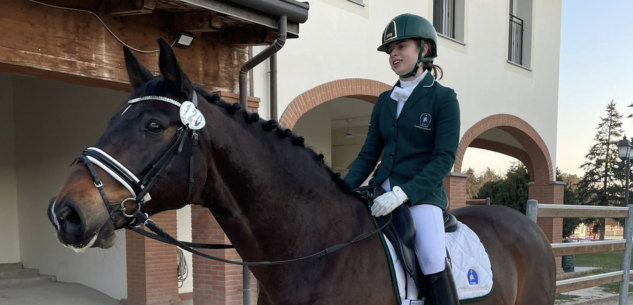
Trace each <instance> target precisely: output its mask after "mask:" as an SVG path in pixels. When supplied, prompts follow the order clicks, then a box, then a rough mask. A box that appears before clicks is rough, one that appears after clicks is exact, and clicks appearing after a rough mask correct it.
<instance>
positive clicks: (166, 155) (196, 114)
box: [73, 91, 391, 266]
mask: <svg viewBox="0 0 633 305" xmlns="http://www.w3.org/2000/svg"><path fill="white" fill-rule="evenodd" d="M142 101H162V102H166V103H169V104H172V105H174V106H176V107H179V108H180V117H181V121H182V123H183V124H182V126H181V127H180V128H179V129H178V130H177V132H176V134H175V135H174V137H173V138H172V140H171V143H170V144H169V146H168V147H167V149H165V151H163V153H162V154H161V156H160V157H159V158H158V161H157V162H156V163H154V164H153V165H152V167H151V169H150V170H149V172H148V173H147V175H145V177H143V179H142V180H141V179H138V178H137V177H136V176H135V175H134V174H133V173H132V172H131V171H130V170H128V169H127V168H126V167H125V166H123V165H122V164H121V163H120V162H118V161H117V160H116V159H114V158H113V157H111V156H110V155H108V154H107V153H106V152H104V151H102V150H101V149H99V148H95V147H89V148H87V149H86V150H85V151H84V152H83V154H82V155H81V156H79V157H77V158H76V159H75V162H73V164H75V163H77V162H81V163H83V164H84V165H85V166H86V167H87V168H88V171H89V172H90V176H91V177H92V180H93V182H94V186H95V187H96V188H97V190H98V191H99V194H100V195H101V199H102V200H103V204H104V205H105V207H106V210H107V211H108V215H109V219H108V220H107V221H112V224H113V225H114V226H115V228H116V224H115V223H116V221H115V219H114V215H115V214H116V213H117V212H120V213H121V214H122V215H123V216H124V217H126V218H130V219H132V220H131V221H130V222H129V223H128V224H127V226H126V227H127V228H128V229H130V230H133V231H134V232H136V233H139V234H141V235H143V236H146V237H149V238H152V239H155V240H158V241H161V242H164V243H168V244H172V245H175V246H178V247H180V248H182V249H183V250H186V251H188V252H191V253H193V254H196V255H199V256H202V257H205V258H209V259H212V260H215V261H219V262H223V263H228V264H235V265H242V266H269V265H281V264H287V263H293V262H300V261H304V260H307V259H313V258H317V257H321V256H324V255H327V254H330V253H332V252H334V251H336V250H339V249H341V248H343V247H345V246H348V245H350V244H352V243H355V242H358V241H361V240H363V239H366V238H368V237H370V236H372V235H374V234H376V233H378V232H379V231H380V230H382V229H383V228H384V227H386V226H387V225H388V224H389V223H390V222H391V219H390V220H389V221H388V222H387V223H385V224H384V225H383V226H381V227H380V228H377V229H374V230H370V231H367V232H364V233H362V234H360V235H358V236H357V237H355V238H354V239H352V240H351V241H349V242H346V243H341V244H337V245H334V246H332V247H329V248H327V249H325V250H322V251H319V252H317V253H314V254H311V255H308V256H304V257H301V258H296V259H289V260H280V261H262V262H238V261H231V260H226V259H223V258H219V257H215V256H211V255H208V254H206V253H202V252H199V251H196V250H194V249H193V248H205V249H229V248H233V246H232V245H218V244H199V243H189V242H183V241H179V240H177V239H175V238H174V237H172V236H171V235H169V234H167V233H166V232H165V231H164V230H163V229H161V228H160V227H159V226H158V225H156V224H155V223H154V222H153V221H152V220H151V219H150V218H149V215H148V214H147V213H146V212H145V210H146V208H145V207H146V204H147V202H148V201H150V200H151V196H150V194H149V191H150V190H151V189H152V187H154V185H155V184H156V182H157V181H158V180H159V179H160V178H161V174H162V172H163V171H164V170H165V168H166V167H167V166H168V165H169V164H170V161H171V160H172V158H173V157H174V156H176V155H178V154H180V153H181V152H182V150H183V147H184V145H185V142H187V139H189V138H191V155H190V156H189V186H188V190H187V199H186V200H185V202H184V203H183V205H182V206H185V205H187V204H189V202H190V200H191V199H192V195H193V187H194V182H195V180H194V176H193V172H194V160H195V148H196V146H197V145H198V133H197V132H196V130H199V129H201V128H202V127H204V125H205V123H206V122H205V120H204V116H203V115H202V113H201V112H200V111H199V110H198V109H197V108H198V98H197V93H196V92H195V91H194V92H193V97H192V100H191V101H185V102H183V103H180V102H177V101H176V100H174V99H171V98H168V97H164V96H144V97H139V98H135V99H132V100H129V101H128V104H129V105H128V107H127V108H126V109H125V110H124V111H123V112H122V113H121V115H123V114H125V112H126V111H127V110H128V109H129V108H130V107H131V106H132V105H134V104H136V103H138V102H142ZM94 165H96V166H98V167H100V168H101V169H103V170H104V171H105V172H106V173H108V174H109V175H110V176H111V177H112V178H114V179H115V180H117V181H118V182H119V183H121V184H122V185H123V186H124V187H125V188H126V189H127V190H128V191H129V192H130V194H131V195H132V197H130V198H127V199H125V200H123V201H122V202H121V203H120V204H119V206H120V208H119V209H116V210H115V209H113V208H112V205H111V204H110V201H109V200H108V198H107V197H106V194H105V191H104V190H103V182H102V181H101V179H99V175H98V174H97V171H96V170H95V167H94ZM127 201H134V203H136V205H137V209H136V211H134V213H132V214H127V213H126V206H125V203H126V202H127ZM140 224H143V225H144V226H145V227H146V228H148V229H150V230H151V231H153V232H154V233H155V234H152V233H149V232H146V231H144V230H142V229H141V228H140Z"/></svg>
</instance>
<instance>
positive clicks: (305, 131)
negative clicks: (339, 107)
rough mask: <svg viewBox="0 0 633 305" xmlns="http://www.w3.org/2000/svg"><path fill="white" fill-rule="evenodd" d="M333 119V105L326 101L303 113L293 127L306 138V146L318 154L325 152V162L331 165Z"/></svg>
mask: <svg viewBox="0 0 633 305" xmlns="http://www.w3.org/2000/svg"><path fill="white" fill-rule="evenodd" d="M331 121H332V107H331V105H330V104H329V103H324V104H321V105H319V106H317V107H314V108H313V109H312V110H310V111H308V113H306V114H305V115H303V116H302V117H301V118H300V119H299V121H298V122H297V124H296V125H295V127H294V129H293V131H294V132H295V133H296V134H298V135H301V136H303V137H304V138H305V139H306V142H305V143H306V146H308V147H310V148H312V149H314V151H315V152H316V153H317V154H323V157H324V161H325V164H327V165H329V166H331V165H332V145H331V144H330V143H332V132H331V127H330V122H331ZM315 127H318V128H315Z"/></svg>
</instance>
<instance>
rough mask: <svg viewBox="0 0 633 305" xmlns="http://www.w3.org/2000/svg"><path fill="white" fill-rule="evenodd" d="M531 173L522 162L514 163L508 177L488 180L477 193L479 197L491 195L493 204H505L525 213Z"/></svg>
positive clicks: (507, 174)
mask: <svg viewBox="0 0 633 305" xmlns="http://www.w3.org/2000/svg"><path fill="white" fill-rule="evenodd" d="M529 182H530V174H529V173H528V171H527V168H526V167H525V166H524V165H523V164H522V163H517V164H514V165H512V166H511V167H510V168H509V169H508V171H507V172H506V177H505V178H503V179H499V180H494V181H489V182H486V183H485V184H484V185H483V186H482V187H481V188H480V189H479V192H478V193H477V198H486V197H490V202H491V204H496V205H504V206H507V207H510V208H513V209H515V210H517V211H519V212H521V213H523V214H525V205H526V203H527V200H528V191H529V190H528V183H529Z"/></svg>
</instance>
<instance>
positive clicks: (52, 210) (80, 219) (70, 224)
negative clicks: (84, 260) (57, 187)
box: [47, 198, 86, 245]
mask: <svg viewBox="0 0 633 305" xmlns="http://www.w3.org/2000/svg"><path fill="white" fill-rule="evenodd" d="M47 214H48V219H49V220H50V221H51V223H52V224H53V226H55V229H56V230H57V233H58V236H59V241H60V242H62V243H63V244H65V245H77V244H81V242H82V240H83V239H85V236H84V232H85V230H86V221H85V218H84V216H83V214H82V213H81V210H80V209H78V208H77V206H76V204H75V202H74V201H73V200H72V199H69V198H65V199H63V200H61V201H60V202H56V201H55V199H52V200H51V202H50V204H49V206H48V212H47Z"/></svg>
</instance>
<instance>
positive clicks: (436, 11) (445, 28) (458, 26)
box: [433, 0, 465, 42]
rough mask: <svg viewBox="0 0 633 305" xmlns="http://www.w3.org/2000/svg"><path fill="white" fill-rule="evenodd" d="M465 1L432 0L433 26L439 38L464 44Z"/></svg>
mask: <svg viewBox="0 0 633 305" xmlns="http://www.w3.org/2000/svg"><path fill="white" fill-rule="evenodd" d="M464 1H465V0H433V26H434V27H435V30H436V31H437V33H438V34H439V35H440V36H444V37H447V38H451V39H454V40H457V41H459V42H464V20H465V19H464V17H465V16H464V10H465V9H464V6H465V3H464Z"/></svg>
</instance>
